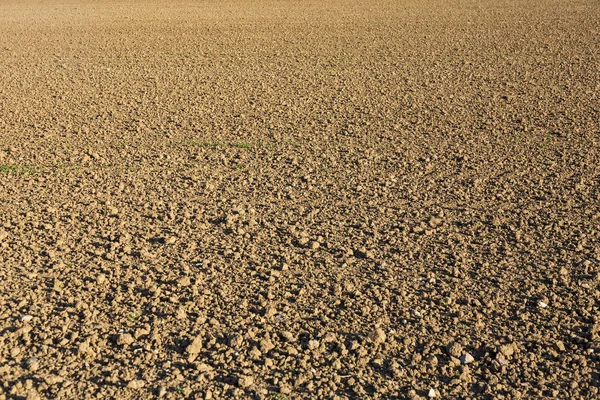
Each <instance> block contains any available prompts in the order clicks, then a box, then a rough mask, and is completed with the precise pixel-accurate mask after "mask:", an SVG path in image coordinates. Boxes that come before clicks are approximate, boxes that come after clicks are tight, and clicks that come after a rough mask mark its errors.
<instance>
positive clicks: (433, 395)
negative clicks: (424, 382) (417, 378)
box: [427, 389, 437, 398]
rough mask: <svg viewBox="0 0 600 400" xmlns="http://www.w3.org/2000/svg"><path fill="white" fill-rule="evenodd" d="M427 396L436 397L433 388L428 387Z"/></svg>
mask: <svg viewBox="0 0 600 400" xmlns="http://www.w3.org/2000/svg"><path fill="white" fill-rule="evenodd" d="M427 397H429V398H433V397H437V393H436V392H435V389H429V393H427Z"/></svg>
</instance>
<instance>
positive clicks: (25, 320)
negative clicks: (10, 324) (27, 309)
mask: <svg viewBox="0 0 600 400" xmlns="http://www.w3.org/2000/svg"><path fill="white" fill-rule="evenodd" d="M32 319H33V315H23V316H22V317H21V318H20V320H21V321H23V322H29V321H31V320H32Z"/></svg>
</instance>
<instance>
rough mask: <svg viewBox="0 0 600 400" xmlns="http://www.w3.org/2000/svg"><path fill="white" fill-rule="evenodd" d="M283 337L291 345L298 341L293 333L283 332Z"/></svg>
mask: <svg viewBox="0 0 600 400" xmlns="http://www.w3.org/2000/svg"><path fill="white" fill-rule="evenodd" d="M281 336H282V337H283V338H284V339H285V340H286V341H288V342H290V343H292V342H295V341H296V338H295V337H294V334H293V333H292V332H289V331H283V332H281Z"/></svg>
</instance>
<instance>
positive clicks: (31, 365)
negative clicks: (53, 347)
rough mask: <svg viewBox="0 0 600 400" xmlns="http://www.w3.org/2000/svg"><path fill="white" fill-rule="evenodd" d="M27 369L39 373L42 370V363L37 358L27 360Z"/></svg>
mask: <svg viewBox="0 0 600 400" xmlns="http://www.w3.org/2000/svg"><path fill="white" fill-rule="evenodd" d="M25 368H27V369H28V370H29V371H32V372H33V371H37V370H38V369H40V362H39V360H38V359H37V358H35V357H31V358H28V359H27V360H25Z"/></svg>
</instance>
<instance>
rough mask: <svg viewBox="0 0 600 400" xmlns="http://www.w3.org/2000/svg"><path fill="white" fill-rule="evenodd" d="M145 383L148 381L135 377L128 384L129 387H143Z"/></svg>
mask: <svg viewBox="0 0 600 400" xmlns="http://www.w3.org/2000/svg"><path fill="white" fill-rule="evenodd" d="M145 384H146V382H144V381H143V380H141V379H134V380H132V381H129V383H128V384H127V387H128V388H129V389H141V388H143V387H144V385H145Z"/></svg>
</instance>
